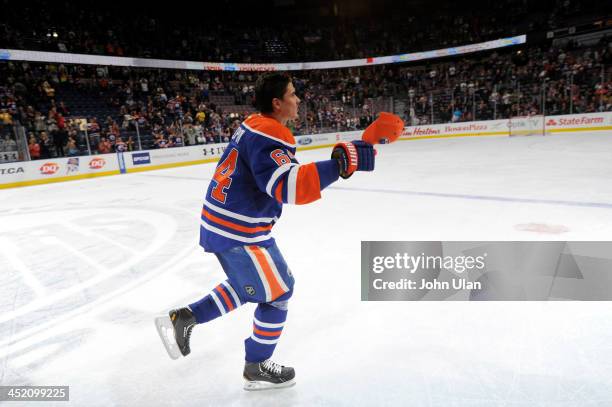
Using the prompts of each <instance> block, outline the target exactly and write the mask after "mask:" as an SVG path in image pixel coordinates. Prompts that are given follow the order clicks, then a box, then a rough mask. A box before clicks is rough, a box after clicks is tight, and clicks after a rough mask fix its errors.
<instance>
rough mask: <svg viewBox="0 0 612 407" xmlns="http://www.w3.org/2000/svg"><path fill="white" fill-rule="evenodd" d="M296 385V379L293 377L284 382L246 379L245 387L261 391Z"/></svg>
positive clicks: (248, 389)
mask: <svg viewBox="0 0 612 407" xmlns="http://www.w3.org/2000/svg"><path fill="white" fill-rule="evenodd" d="M292 386H295V379H291V380H289V381H288V382H284V383H268V382H261V381H245V382H244V389H245V390H246V391H260V390H275V389H284V388H287V387H292Z"/></svg>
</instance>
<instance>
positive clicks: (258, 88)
mask: <svg viewBox="0 0 612 407" xmlns="http://www.w3.org/2000/svg"><path fill="white" fill-rule="evenodd" d="M289 82H291V77H290V76H289V75H288V74H286V73H279V72H274V73H268V74H264V75H261V76H260V77H259V78H257V82H255V108H256V109H257V110H259V111H260V112H261V113H272V112H273V111H274V109H273V108H272V100H273V99H274V98H277V99H282V98H283V96H284V95H285V91H286V90H287V86H288V85H289Z"/></svg>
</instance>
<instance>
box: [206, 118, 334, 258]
mask: <svg viewBox="0 0 612 407" xmlns="http://www.w3.org/2000/svg"><path fill="white" fill-rule="evenodd" d="M295 151H296V144H295V139H294V137H293V134H291V131H290V130H289V129H288V128H287V127H285V126H284V125H282V124H281V123H280V122H278V121H277V120H276V119H274V118H272V117H269V116H266V115H262V114H254V115H251V116H249V117H248V118H247V119H246V120H245V121H244V122H243V123H242V124H241V125H240V127H239V128H238V129H237V130H236V131H235V132H234V134H233V136H232V138H231V140H230V143H229V144H228V146H227V148H226V150H225V152H224V153H223V155H222V156H221V159H220V160H219V163H218V164H217V168H216V170H215V174H214V177H213V179H212V181H211V183H210V185H209V186H208V190H207V192H206V198H205V201H204V207H203V208H202V217H201V227H200V245H202V247H204V249H205V250H206V251H208V252H222V251H225V250H228V249H230V248H232V247H235V246H243V245H259V246H264V247H266V246H270V245H271V244H273V243H274V239H273V238H272V236H271V234H270V233H271V231H272V227H273V226H274V224H275V223H276V222H277V221H278V219H279V218H280V216H281V213H282V209H283V203H290V204H298V205H300V204H307V203H310V202H313V201H316V200H317V199H319V198H321V190H323V189H324V188H325V187H327V186H328V185H329V184H331V183H332V182H334V181H336V180H337V179H338V177H339V168H338V162H337V161H336V160H325V161H319V162H315V163H310V164H299V163H298V161H297V160H296V158H295Z"/></svg>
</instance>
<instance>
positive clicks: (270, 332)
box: [253, 324, 283, 336]
mask: <svg viewBox="0 0 612 407" xmlns="http://www.w3.org/2000/svg"><path fill="white" fill-rule="evenodd" d="M253 332H255V333H256V334H257V335H261V336H279V335H280V334H281V333H283V331H282V330H280V331H262V330H260V329H257V326H256V325H255V324H253Z"/></svg>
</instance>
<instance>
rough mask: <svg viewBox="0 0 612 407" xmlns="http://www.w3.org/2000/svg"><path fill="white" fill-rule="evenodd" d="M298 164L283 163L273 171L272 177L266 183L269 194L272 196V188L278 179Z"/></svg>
mask: <svg viewBox="0 0 612 407" xmlns="http://www.w3.org/2000/svg"><path fill="white" fill-rule="evenodd" d="M296 165H297V164H283V165H281V166H280V167H278V168H277V169H276V170H275V171H274V172H273V173H272V176H271V177H270V180H269V181H268V184H267V185H266V192H267V194H268V195H270V196H272V188H273V187H274V184H275V183H276V180H278V178H279V177H281V176H282V175H283V174H284V173H286V172H287V171H289V170H290V169H291V167H294V166H296Z"/></svg>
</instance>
